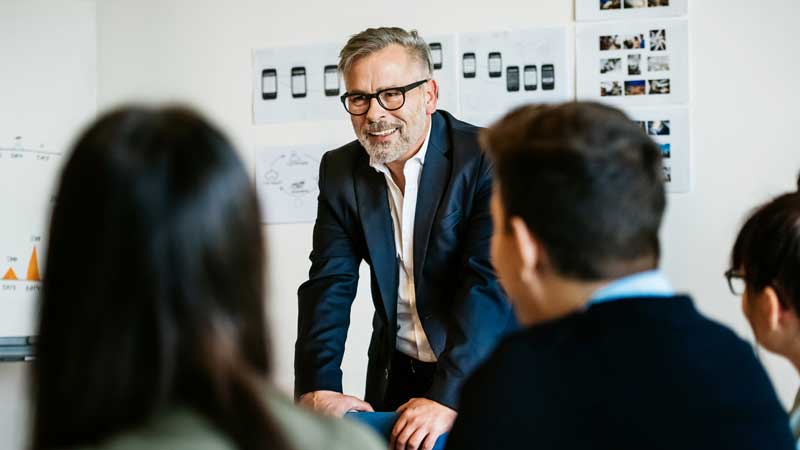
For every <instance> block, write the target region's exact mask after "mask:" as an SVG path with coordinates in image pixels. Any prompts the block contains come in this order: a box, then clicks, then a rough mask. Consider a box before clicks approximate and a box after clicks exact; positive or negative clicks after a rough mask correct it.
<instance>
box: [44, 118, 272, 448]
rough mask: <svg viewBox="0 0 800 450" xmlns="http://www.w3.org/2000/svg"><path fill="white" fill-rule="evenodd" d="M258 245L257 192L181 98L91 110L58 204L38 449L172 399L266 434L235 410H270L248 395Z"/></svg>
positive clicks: (134, 418) (237, 429) (256, 348)
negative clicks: (180, 104) (176, 104)
mask: <svg viewBox="0 0 800 450" xmlns="http://www.w3.org/2000/svg"><path fill="white" fill-rule="evenodd" d="M262 255H263V247H262V235H261V229H260V220H259V215H258V205H257V200H256V197H255V194H254V192H253V189H252V186H251V184H250V182H249V178H248V176H247V174H246V172H245V169H244V167H243V165H242V163H241V161H240V160H239V158H238V157H237V156H236V153H235V151H234V150H233V149H232V147H231V145H230V144H229V143H228V141H227V140H226V139H225V138H224V137H223V136H222V135H221V134H220V133H219V132H218V131H217V130H216V129H214V128H213V127H212V126H210V125H209V124H208V123H207V122H206V121H205V120H203V119H202V118H200V117H199V116H198V115H196V114H195V113H193V112H191V111H189V110H185V109H180V108H166V109H158V110H152V109H145V108H136V107H131V108H124V109H120V110H117V111H115V112H111V113H109V114H107V115H105V116H103V117H101V118H100V119H99V120H98V121H97V122H96V123H94V125H92V126H91V127H90V128H89V129H88V130H87V131H86V132H85V133H84V134H83V135H82V137H80V139H79V140H78V142H77V144H76V146H75V148H74V150H73V152H72V154H71V156H70V158H69V160H68V162H67V163H66V166H65V168H64V170H63V173H62V177H61V182H60V186H59V189H58V196H57V203H56V206H55V208H54V211H53V216H52V221H51V228H50V236H49V246H48V255H47V261H46V267H45V274H44V285H43V295H42V303H41V310H40V323H39V340H38V348H37V353H38V356H37V361H36V363H35V366H34V372H35V376H34V381H35V382H34V385H33V394H34V400H35V405H34V406H35V419H34V433H33V447H34V448H36V449H44V448H56V447H68V446H72V445H79V444H86V443H90V442H95V441H98V440H102V439H104V438H107V437H110V436H112V435H114V434H115V433H117V432H119V431H122V430H124V429H126V428H129V427H132V426H135V425H137V424H140V423H142V422H144V421H145V420H146V419H147V418H149V417H150V416H151V415H152V414H154V413H155V412H156V411H159V410H160V409H162V408H164V407H166V406H170V405H176V404H178V405H185V406H188V407H192V408H194V409H196V410H199V411H201V412H202V413H204V414H205V415H206V416H208V417H209V418H210V419H211V421H212V422H214V423H215V424H216V425H217V426H218V427H219V428H221V429H222V430H223V431H224V432H226V433H228V434H230V435H231V436H232V437H233V438H234V440H235V441H236V442H237V443H238V444H239V445H240V446H247V445H246V444H247V443H249V442H254V441H258V440H259V438H260V437H263V436H259V435H258V433H263V431H259V432H254V431H252V430H250V431H248V430H246V429H244V430H243V429H241V428H242V427H243V426H246V423H244V422H247V420H243V423H240V424H237V423H235V422H236V420H237V419H238V418H237V417H236V416H238V415H242V414H243V412H244V411H249V414H252V415H253V416H254V417H255V418H256V419H250V420H255V422H256V423H254V424H251V425H259V427H260V428H262V429H264V425H263V424H258V419H259V418H264V419H266V418H267V416H266V415H265V414H264V410H263V408H262V406H261V403H260V402H258V401H254V400H255V399H254V398H251V396H252V395H255V396H258V395H259V392H257V391H258V389H257V388H256V387H255V386H256V384H255V383H251V381H252V380H254V379H263V378H265V377H266V376H267V374H268V371H269V367H268V362H267V361H268V355H267V348H266V342H265V340H266V330H265V326H264V314H263V306H262V294H263V282H262V276H263V265H264V264H263V257H262ZM254 391H255V392H254ZM232 411H233V412H232ZM237 411H238V412H237ZM267 428H269V427H267Z"/></svg>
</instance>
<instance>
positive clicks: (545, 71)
mask: <svg viewBox="0 0 800 450" xmlns="http://www.w3.org/2000/svg"><path fill="white" fill-rule="evenodd" d="M555 87H556V71H555V68H554V67H553V65H552V64H542V89H544V90H546V91H552V90H553V89H555Z"/></svg>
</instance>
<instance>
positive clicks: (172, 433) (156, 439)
mask: <svg viewBox="0 0 800 450" xmlns="http://www.w3.org/2000/svg"><path fill="white" fill-rule="evenodd" d="M266 405H267V407H268V410H269V412H270V413H271V414H272V418H273V420H274V421H275V422H276V423H277V425H278V427H279V428H280V429H281V430H282V431H283V434H284V437H285V438H286V440H287V441H288V443H289V445H290V446H291V448H292V449H293V450H312V449H320V450H322V449H325V450H328V449H330V450H385V449H386V446H387V445H386V444H384V443H382V442H381V440H380V439H379V438H378V436H377V435H376V434H374V433H373V432H372V431H370V430H368V429H367V428H364V426H362V425H360V424H358V423H356V422H353V421H350V420H347V419H337V418H333V417H323V416H319V415H317V414H314V413H311V412H309V411H306V410H305V409H302V408H300V407H299V406H295V405H294V404H293V403H292V402H291V400H290V399H288V398H287V397H286V396H284V395H282V394H280V393H278V392H276V391H275V390H273V389H270V390H269V391H268V395H267V397H266ZM144 449H147V450H151V449H152V450H158V449H165V450H166V449H169V450H235V449H236V445H235V443H234V442H232V440H231V439H230V438H228V437H227V436H226V435H224V434H222V433H221V432H220V431H218V430H216V429H215V428H214V427H213V425H211V424H210V423H209V421H208V420H207V419H206V418H205V417H203V416H201V415H200V414H198V413H196V412H194V411H192V410H191V409H189V408H185V407H175V408H170V409H167V410H165V411H163V412H162V413H159V414H157V415H156V416H154V417H153V418H152V419H151V420H150V421H148V423H147V424H146V425H144V426H142V427H139V428H136V429H132V430H129V431H126V432H123V433H121V434H119V435H117V436H114V437H112V438H111V439H109V440H107V441H106V442H103V443H101V444H99V445H97V446H90V447H81V448H80V450H144ZM74 450H79V449H74Z"/></svg>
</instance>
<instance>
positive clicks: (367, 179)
mask: <svg viewBox="0 0 800 450" xmlns="http://www.w3.org/2000/svg"><path fill="white" fill-rule="evenodd" d="M364 156H365V157H366V153H365V155H364ZM355 175H356V183H355V189H356V203H357V205H358V215H359V217H360V219H361V225H362V226H363V227H364V238H365V240H366V241H367V248H368V249H369V256H370V260H371V262H372V270H373V271H374V273H375V279H376V280H377V281H378V287H379V288H380V292H381V297H383V298H382V300H383V304H384V309H385V313H386V319H387V321H388V323H389V325H390V326H392V324H393V323H394V321H395V317H396V315H397V284H398V282H399V281H398V273H397V270H398V267H397V256H396V255H397V253H396V250H395V246H394V226H393V225H392V216H391V211H390V210H389V198H388V197H387V195H388V193H387V187H386V180H385V179H384V177H383V175H382V174H380V173H378V172H377V171H376V170H375V169H373V168H372V167H370V166H369V164H368V163H367V162H366V158H364V159H362V160H361V162H360V164H359V166H358V168H357V169H356V171H355Z"/></svg>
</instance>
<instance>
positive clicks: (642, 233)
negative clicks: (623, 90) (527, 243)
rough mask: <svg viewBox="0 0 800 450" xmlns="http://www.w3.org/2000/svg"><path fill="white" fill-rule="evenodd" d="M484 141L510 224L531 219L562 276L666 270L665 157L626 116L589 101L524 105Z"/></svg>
mask: <svg viewBox="0 0 800 450" xmlns="http://www.w3.org/2000/svg"><path fill="white" fill-rule="evenodd" d="M480 139H481V145H482V146H483V148H484V149H485V150H487V151H488V152H489V154H490V156H491V157H492V159H493V161H494V164H495V170H496V175H495V177H496V178H495V183H496V186H497V187H499V193H500V200H501V202H502V205H503V207H504V209H505V215H506V219H507V218H509V217H512V216H517V217H520V218H521V219H522V220H523V221H524V222H525V224H526V225H527V226H528V228H529V229H530V230H531V231H532V232H533V233H534V234H535V236H536V237H537V239H539V241H540V242H541V243H542V245H543V246H544V248H545V250H546V252H547V254H548V257H549V260H550V262H551V264H552V265H553V266H554V268H555V269H556V270H557V271H558V272H559V273H560V274H561V275H563V276H567V277H570V278H576V279H579V280H584V281H593V280H600V279H608V278H617V277H620V276H622V275H626V274H628V273H632V272H635V271H639V270H644V269H648V268H655V267H656V266H657V265H658V258H659V242H658V229H659V227H660V225H661V218H662V215H663V213H664V208H665V206H666V195H665V193H664V182H663V169H662V161H661V154H660V151H659V148H658V146H657V145H656V144H655V143H654V142H653V141H652V140H651V139H650V138H649V137H648V136H647V135H646V134H645V132H644V131H643V130H642V129H641V127H639V126H637V125H636V124H635V123H634V122H632V121H631V120H630V119H629V118H628V117H627V116H626V115H625V114H623V113H622V112H621V111H619V110H618V109H615V108H612V107H609V106H604V105H601V104H597V103H588V102H570V103H564V104H561V105H539V106H534V105H531V106H524V107H521V108H518V109H516V110H514V111H512V112H510V113H509V114H508V115H506V116H505V117H504V118H502V119H501V120H500V121H499V122H497V123H496V124H494V125H493V126H492V127H490V128H488V129H487V130H484V131H483V132H482V133H481V136H480Z"/></svg>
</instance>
